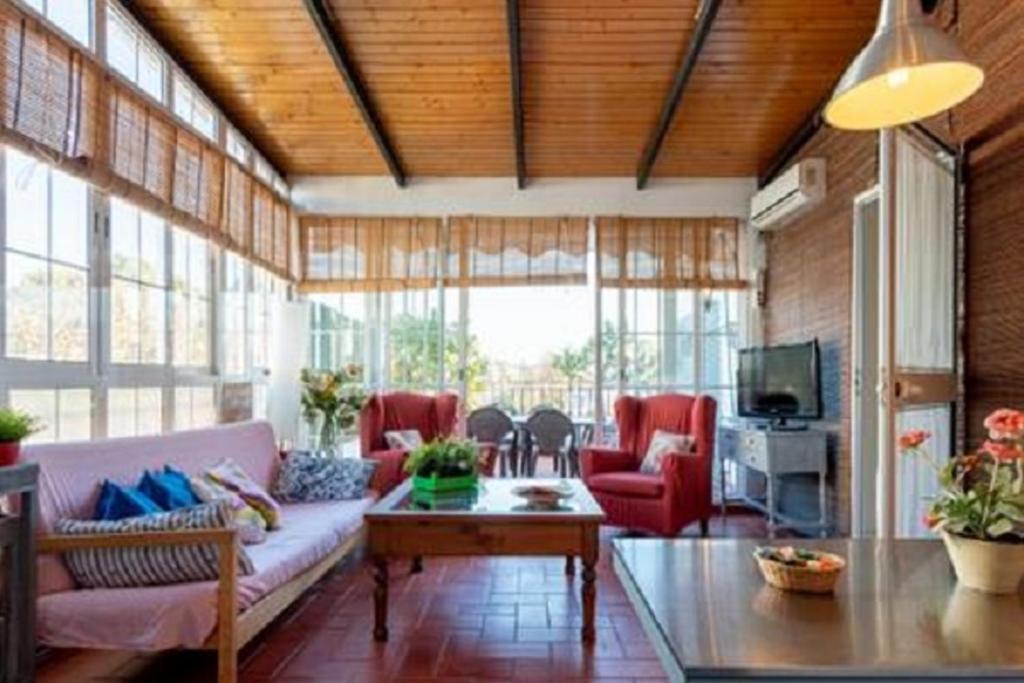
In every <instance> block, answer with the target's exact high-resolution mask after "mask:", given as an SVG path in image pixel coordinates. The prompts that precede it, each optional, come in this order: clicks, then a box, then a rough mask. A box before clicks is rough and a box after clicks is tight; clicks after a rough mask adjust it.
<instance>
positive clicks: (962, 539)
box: [942, 532, 1024, 593]
mask: <svg viewBox="0 0 1024 683" xmlns="http://www.w3.org/2000/svg"><path fill="white" fill-rule="evenodd" d="M942 540H943V541H944V542H945V544H946V551H947V552H948V553H949V559H950V561H951V562H952V563H953V569H954V570H955V571H956V578H957V580H958V581H959V582H960V583H962V584H963V585H965V586H967V587H968V588H974V589H976V590H980V591H985V592H986V593H1016V592H1017V591H1018V590H1020V587H1021V579H1022V578H1024V543H996V542H994V541H981V540H978V539H976V538H968V537H966V536H957V535H955V534H950V533H946V532H943V533H942Z"/></svg>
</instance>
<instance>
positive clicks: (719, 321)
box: [700, 291, 739, 334]
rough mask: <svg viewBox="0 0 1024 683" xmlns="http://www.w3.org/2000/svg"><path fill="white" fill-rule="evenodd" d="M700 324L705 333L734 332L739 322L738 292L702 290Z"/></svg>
mask: <svg viewBox="0 0 1024 683" xmlns="http://www.w3.org/2000/svg"><path fill="white" fill-rule="evenodd" d="M700 301H701V316H702V318H701V326H702V328H703V330H704V333H705V334H736V333H737V332H738V323H739V306H738V301H739V294H738V293H737V292H727V291H716V292H703V293H701V296H700Z"/></svg>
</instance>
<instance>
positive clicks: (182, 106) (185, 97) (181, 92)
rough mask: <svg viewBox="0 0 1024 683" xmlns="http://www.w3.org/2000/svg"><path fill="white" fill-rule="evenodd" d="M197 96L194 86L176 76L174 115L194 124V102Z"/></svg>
mask: <svg viewBox="0 0 1024 683" xmlns="http://www.w3.org/2000/svg"><path fill="white" fill-rule="evenodd" d="M194 97H195V95H194V94H193V92H192V86H190V85H189V84H188V82H186V81H185V80H184V79H183V78H181V77H180V76H178V75H177V74H175V76H174V113H175V114H176V115H177V116H178V117H180V118H181V119H182V120H183V121H186V122H188V123H191V122H192V100H193V99H194Z"/></svg>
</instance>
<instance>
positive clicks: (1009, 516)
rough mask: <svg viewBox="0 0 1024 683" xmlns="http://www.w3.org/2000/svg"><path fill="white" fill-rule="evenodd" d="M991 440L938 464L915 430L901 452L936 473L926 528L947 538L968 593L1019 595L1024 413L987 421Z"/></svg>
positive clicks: (1023, 559) (1002, 413)
mask: <svg viewBox="0 0 1024 683" xmlns="http://www.w3.org/2000/svg"><path fill="white" fill-rule="evenodd" d="M985 428H986V429H987V430H988V437H989V438H988V439H986V440H985V442H984V443H983V444H982V446H981V448H979V449H978V451H977V452H975V453H973V454H969V455H958V456H956V457H954V458H951V459H950V460H949V461H948V462H946V463H938V462H936V461H935V460H934V459H933V458H932V457H931V456H930V455H929V453H928V451H927V450H926V449H925V447H924V444H925V443H926V442H927V441H928V439H929V438H931V434H929V433H928V432H926V431H923V430H912V431H909V432H907V433H905V434H903V435H902V436H901V437H900V449H901V450H902V451H903V452H904V453H907V454H909V455H914V456H917V457H920V458H922V459H924V460H925V461H926V462H927V463H929V464H930V465H931V466H932V467H933V468H934V469H935V470H936V472H937V474H938V477H939V485H940V489H939V492H938V494H937V495H936V496H935V497H934V499H933V500H932V503H931V506H930V507H929V510H928V513H927V515H926V516H925V523H926V524H927V525H928V526H929V527H931V528H932V529H933V530H935V531H937V532H938V533H940V534H941V535H942V540H943V541H944V542H945V545H946V550H947V552H948V553H949V558H950V561H951V562H952V563H953V568H954V570H955V571H956V575H957V579H958V580H959V581H960V583H962V584H963V585H965V586H967V587H968V588H975V589H977V590H982V591H986V592H989V593H1014V592H1016V591H1017V590H1019V588H1020V586H1021V579H1022V578H1024V413H1021V412H1020V411H1016V410H1009V409H1005V408H1004V409H1001V410H997V411H995V412H994V413H992V414H991V415H989V416H988V417H987V418H985Z"/></svg>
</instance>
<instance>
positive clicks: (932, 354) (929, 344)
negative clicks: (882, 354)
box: [895, 135, 956, 370]
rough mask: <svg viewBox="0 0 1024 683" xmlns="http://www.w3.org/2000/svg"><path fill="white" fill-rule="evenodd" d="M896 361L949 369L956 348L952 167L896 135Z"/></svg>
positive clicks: (909, 365)
mask: <svg viewBox="0 0 1024 683" xmlns="http://www.w3.org/2000/svg"><path fill="white" fill-rule="evenodd" d="M896 154H897V163H896V168H897V171H896V174H897V179H896V264H897V272H896V292H895V306H896V311H897V314H896V365H897V366H898V367H900V368H903V369H917V370H951V369H952V368H953V361H954V357H953V349H954V346H955V345H954V329H953V328H954V325H953V311H954V275H955V272H956V268H955V266H954V257H953V254H954V241H955V217H954V210H955V199H956V188H955V180H954V178H953V172H952V170H951V169H948V168H946V167H945V166H944V165H942V164H941V163H939V162H938V160H937V159H936V158H935V155H934V154H929V153H926V152H924V151H923V150H922V149H920V148H919V147H918V146H917V145H916V144H915V143H913V142H911V141H910V140H909V139H908V138H907V137H906V136H903V135H899V136H897V152H896Z"/></svg>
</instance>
